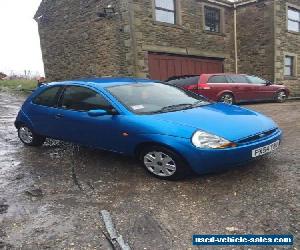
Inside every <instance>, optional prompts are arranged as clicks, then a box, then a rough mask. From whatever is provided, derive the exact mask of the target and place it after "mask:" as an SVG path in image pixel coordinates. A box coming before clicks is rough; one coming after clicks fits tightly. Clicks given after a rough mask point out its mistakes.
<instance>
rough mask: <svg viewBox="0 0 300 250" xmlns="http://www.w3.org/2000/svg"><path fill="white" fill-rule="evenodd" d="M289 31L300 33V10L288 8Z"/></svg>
mask: <svg viewBox="0 0 300 250" xmlns="http://www.w3.org/2000/svg"><path fill="white" fill-rule="evenodd" d="M288 30H289V31H294V32H300V10H297V9H294V8H288Z"/></svg>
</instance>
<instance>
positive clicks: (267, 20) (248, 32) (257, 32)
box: [237, 0, 274, 81]
mask: <svg viewBox="0 0 300 250" xmlns="http://www.w3.org/2000/svg"><path fill="white" fill-rule="evenodd" d="M237 40H238V65H239V66H238V71H239V73H245V74H253V75H258V76H261V77H263V78H266V79H268V80H271V81H272V80H274V1H273V0H266V1H260V2H258V3H252V4H248V5H244V6H241V7H238V8H237Z"/></svg>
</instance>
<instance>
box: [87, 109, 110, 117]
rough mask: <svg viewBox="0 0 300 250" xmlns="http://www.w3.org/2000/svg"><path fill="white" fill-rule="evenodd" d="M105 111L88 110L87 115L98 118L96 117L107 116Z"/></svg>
mask: <svg viewBox="0 0 300 250" xmlns="http://www.w3.org/2000/svg"><path fill="white" fill-rule="evenodd" d="M107 114H108V113H107V111H106V110H104V109H97V110H90V111H89V112H88V115H89V116H91V117H98V116H104V115H107Z"/></svg>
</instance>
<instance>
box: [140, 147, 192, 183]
mask: <svg viewBox="0 0 300 250" xmlns="http://www.w3.org/2000/svg"><path fill="white" fill-rule="evenodd" d="M139 158H140V161H141V163H142V164H143V166H144V167H145V169H146V170H147V171H148V172H149V173H150V174H152V175H153V176H155V177H156V178H159V179H164V180H178V179H182V178H184V177H186V176H187V175H188V174H190V173H191V170H190V168H189V166H188V165H187V164H186V162H185V161H184V159H182V157H181V156H179V155H178V154H177V153H175V152H173V151H172V150H170V149H167V148H164V147H160V146H150V147H147V148H145V149H143V150H142V151H141V153H140V156H139Z"/></svg>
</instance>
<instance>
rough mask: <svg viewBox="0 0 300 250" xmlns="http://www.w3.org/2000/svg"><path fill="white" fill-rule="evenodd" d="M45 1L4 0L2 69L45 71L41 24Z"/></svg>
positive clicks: (1, 14)
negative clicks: (38, 15) (38, 12)
mask: <svg viewBox="0 0 300 250" xmlns="http://www.w3.org/2000/svg"><path fill="white" fill-rule="evenodd" d="M40 2H41V0H0V72H1V71H2V72H3V71H4V73H6V74H10V73H11V71H14V72H15V73H18V74H22V73H24V70H30V71H31V72H33V73H34V74H35V72H39V73H40V74H41V75H43V74H44V68H43V62H42V55H41V48H40V40H39V35H38V26H37V23H36V22H35V21H34V20H33V16H34V14H35V12H36V10H37V9H38V6H39V4H40Z"/></svg>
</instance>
